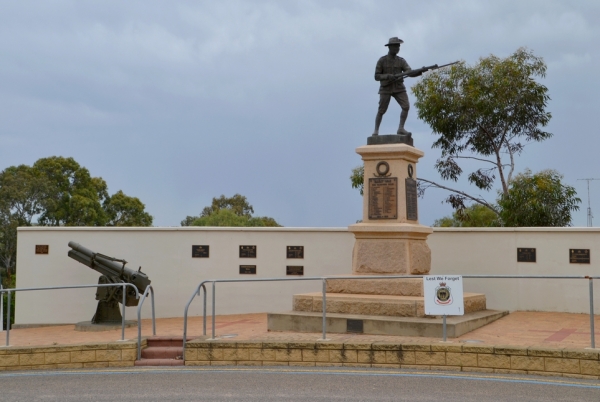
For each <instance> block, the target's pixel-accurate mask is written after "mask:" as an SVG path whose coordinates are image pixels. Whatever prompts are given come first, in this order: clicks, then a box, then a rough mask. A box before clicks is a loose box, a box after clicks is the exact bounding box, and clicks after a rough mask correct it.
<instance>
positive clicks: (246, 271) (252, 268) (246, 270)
mask: <svg viewBox="0 0 600 402" xmlns="http://www.w3.org/2000/svg"><path fill="white" fill-rule="evenodd" d="M240 275H256V265H240Z"/></svg>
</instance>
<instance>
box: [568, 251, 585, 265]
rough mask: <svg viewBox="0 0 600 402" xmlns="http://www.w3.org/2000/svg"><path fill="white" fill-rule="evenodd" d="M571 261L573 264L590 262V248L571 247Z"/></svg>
mask: <svg viewBox="0 0 600 402" xmlns="http://www.w3.org/2000/svg"><path fill="white" fill-rule="evenodd" d="M569 262H570V263H571V264H589V263H590V249H589V248H571V249H569Z"/></svg>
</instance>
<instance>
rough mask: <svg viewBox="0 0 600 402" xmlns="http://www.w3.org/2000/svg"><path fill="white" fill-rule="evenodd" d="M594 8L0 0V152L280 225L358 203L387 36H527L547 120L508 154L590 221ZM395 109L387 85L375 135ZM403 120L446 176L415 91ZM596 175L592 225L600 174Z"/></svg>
mask: <svg viewBox="0 0 600 402" xmlns="http://www.w3.org/2000/svg"><path fill="white" fill-rule="evenodd" d="M599 21H600V2H598V1H597V0H590V1H584V0H578V1H552V0H544V1H533V0H528V1H522V0H520V1H494V2H492V1H426V0H422V1H418V2H416V1H410V2H409V1H398V0H394V1H366V0H365V1H349V0H343V1H323V0H321V1H288V0H286V1H249V0H247V1H175V0H170V1H155V0H140V1H134V0H128V1H112V0H101V1H83V0H77V1H67V0H63V1H58V0H56V1H51V0H48V1H27V0H19V1H8V0H2V1H0V169H4V168H6V167H8V166H11V165H18V164H29V165H30V164H32V163H33V162H35V161H36V160H37V159H39V158H42V157H48V156H53V155H60V156H65V157H69V156H72V157H74V158H75V159H76V160H77V161H78V162H79V163H80V164H81V165H83V166H85V167H87V168H88V169H89V170H90V172H91V174H92V175H93V176H100V177H102V178H104V179H105V180H106V182H107V183H108V186H109V192H110V193H111V194H112V193H114V192H116V191H118V190H123V191H124V192H125V193H126V194H128V195H131V196H136V197H139V198H140V199H141V200H142V201H143V202H144V203H145V204H146V208H147V210H148V212H150V213H151V214H152V215H153V216H154V218H155V220H154V224H155V225H156V226H178V225H179V222H180V221H181V220H182V219H183V218H185V216H186V215H197V214H198V213H199V212H200V211H201V210H202V208H203V207H204V206H206V205H209V204H210V202H211V199H212V197H215V196H219V195H221V194H225V195H227V196H231V195H233V194H235V193H240V194H243V195H245V196H247V197H248V200H249V201H250V203H251V204H252V205H253V206H254V210H255V213H256V214H258V215H267V216H272V217H274V218H275V219H276V220H277V221H278V222H280V223H281V224H283V225H284V226H318V227H323V226H347V225H349V224H352V223H354V222H355V221H356V220H358V219H361V214H362V209H361V205H362V204H361V203H362V200H361V197H360V195H359V194H358V192H357V191H356V190H353V189H352V188H351V187H350V181H349V176H350V173H351V169H352V168H353V167H355V166H358V165H359V164H360V163H361V161H360V157H359V156H358V155H357V154H356V153H355V151H354V150H355V148H356V147H358V146H361V145H364V144H366V139H367V137H368V136H369V135H370V134H371V133H372V130H373V124H374V118H375V113H376V109H377V102H378V94H377V91H378V83H377V82H376V81H374V79H373V72H374V68H375V63H376V62H377V59H378V58H379V57H380V56H382V55H384V54H385V53H386V51H387V48H386V47H384V44H385V43H387V40H388V38H390V37H392V36H398V37H400V38H402V39H403V40H404V41H405V43H404V45H403V46H402V49H401V53H400V55H401V56H403V57H404V58H406V59H407V61H408V62H409V64H410V65H411V66H412V67H413V68H416V67H420V66H423V65H431V64H435V63H437V64H443V63H448V62H451V61H455V60H465V61H466V62H467V63H469V64H473V63H476V62H477V60H478V58H479V57H484V56H488V55H489V54H495V55H497V56H501V57H506V56H508V55H510V54H511V53H512V52H514V51H515V50H516V49H517V48H519V47H521V46H525V47H528V48H530V49H532V50H533V51H534V53H535V54H536V55H538V56H541V57H543V58H544V60H545V61H546V63H547V65H548V74H547V77H546V78H545V79H543V80H541V82H542V83H543V84H544V85H546V86H547V87H548V89H549V94H550V97H551V98H552V100H551V102H550V103H549V106H548V110H549V111H550V112H551V113H552V116H553V117H552V120H551V123H550V125H549V127H548V131H550V132H552V133H553V134H554V137H553V138H551V139H549V140H547V141H545V142H544V143H536V144H533V145H531V146H528V147H527V148H526V150H525V152H524V153H523V154H522V156H521V157H520V158H519V159H518V160H517V171H522V170H524V169H525V168H530V169H532V170H533V171H539V170H541V169H545V168H553V169H557V170H558V171H559V172H561V173H562V174H564V176H565V179H564V180H565V182H566V183H567V184H570V185H572V186H574V187H575V188H576V189H577V191H578V194H579V196H580V197H581V198H582V200H583V203H582V205H581V210H580V211H579V212H577V213H575V215H574V222H573V223H574V225H575V226H585V225H586V208H587V192H586V184H585V182H583V181H577V179H581V178H588V177H591V178H600V161H599V154H600V129H599V126H600V123H599V121H598V115H599V114H600V100H599V94H600V82H599V79H598V71H600V67H599V66H598V63H600V45H599V42H600V24H599V23H598V22H599ZM411 82H413V83H414V82H416V80H413V81H411ZM409 96H410V97H411V100H414V96H412V94H410V92H409ZM398 116H399V107H398V105H397V104H395V102H393V101H392V103H391V105H390V109H389V111H388V113H387V114H386V115H385V116H384V119H383V124H382V130H381V133H382V134H384V133H394V132H395V130H396V128H397V124H398ZM407 129H408V130H409V131H412V132H413V137H414V141H415V146H416V147H417V148H420V149H421V150H423V151H424V152H425V157H424V158H422V159H421V161H420V162H419V165H418V174H419V177H423V178H428V179H439V175H438V174H437V173H436V171H435V170H434V169H433V166H434V163H435V161H436V159H437V158H438V157H439V150H437V149H432V148H431V144H432V143H433V141H434V140H435V137H434V136H433V135H432V134H431V130H430V129H429V127H428V126H427V125H426V124H424V123H423V122H421V121H419V120H418V119H417V117H416V110H415V109H414V108H413V109H412V110H411V114H410V115H409V119H408V122H407ZM458 186H459V187H461V188H463V189H468V188H469V187H468V186H467V185H464V184H459V185H458ZM471 190H473V189H471ZM590 190H591V192H590V194H591V199H592V209H593V210H594V211H596V216H597V218H596V219H595V221H594V225H595V226H600V181H597V182H592V183H591V185H590ZM473 191H474V190H473ZM482 195H484V196H485V197H487V198H488V199H490V200H493V199H494V198H495V196H496V195H495V191H492V192H490V193H488V194H482ZM445 196H446V193H444V192H443V191H442V190H429V191H428V192H427V194H426V196H425V198H424V199H421V200H420V204H419V213H420V222H421V223H423V224H432V223H433V221H434V220H435V219H437V218H440V217H442V216H444V215H448V214H449V213H451V208H450V207H449V206H448V205H446V204H442V200H443V199H444V198H445Z"/></svg>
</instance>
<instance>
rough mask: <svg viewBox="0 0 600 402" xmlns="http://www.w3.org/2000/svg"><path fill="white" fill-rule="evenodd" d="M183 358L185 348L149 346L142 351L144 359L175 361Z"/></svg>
mask: <svg viewBox="0 0 600 402" xmlns="http://www.w3.org/2000/svg"><path fill="white" fill-rule="evenodd" d="M178 356H183V346H149V347H147V348H144V349H142V358H144V359H175V358H176V357H178Z"/></svg>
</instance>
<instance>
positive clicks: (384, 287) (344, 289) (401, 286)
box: [327, 275, 423, 296]
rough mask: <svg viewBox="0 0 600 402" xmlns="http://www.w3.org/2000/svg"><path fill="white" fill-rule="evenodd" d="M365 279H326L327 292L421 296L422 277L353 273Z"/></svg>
mask: <svg viewBox="0 0 600 402" xmlns="http://www.w3.org/2000/svg"><path fill="white" fill-rule="evenodd" d="M353 276H356V277H357V278H366V279H328V280H327V293H351V294H372V295H396V296H423V279H421V278H414V279H412V278H390V279H369V277H370V276H372V275H353Z"/></svg>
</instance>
